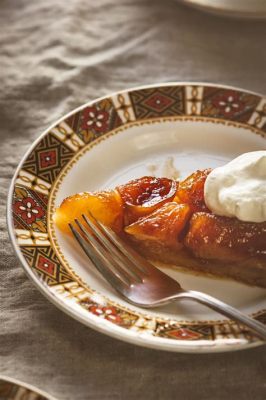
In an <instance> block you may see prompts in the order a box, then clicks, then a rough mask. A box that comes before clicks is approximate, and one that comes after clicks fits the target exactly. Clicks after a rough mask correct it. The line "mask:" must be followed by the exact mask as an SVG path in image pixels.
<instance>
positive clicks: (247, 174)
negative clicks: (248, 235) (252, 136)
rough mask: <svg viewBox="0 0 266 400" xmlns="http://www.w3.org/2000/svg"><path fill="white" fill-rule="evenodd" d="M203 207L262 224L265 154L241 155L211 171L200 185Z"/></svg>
mask: <svg viewBox="0 0 266 400" xmlns="http://www.w3.org/2000/svg"><path fill="white" fill-rule="evenodd" d="M204 198H205V203H206V205H207V207H208V208H209V209H210V210H211V211H212V212H213V213H214V214H217V215H222V216H225V217H236V218H238V219H239V220H241V221H249V222H264V221H266V151H253V152H250V153H245V154H242V155H241V156H239V157H237V158H235V159H234V160H232V161H230V162H229V163H228V164H226V165H224V166H222V167H219V168H215V169H214V170H212V171H211V173H210V174H209V175H208V177H207V179H206V182H205V186H204Z"/></svg>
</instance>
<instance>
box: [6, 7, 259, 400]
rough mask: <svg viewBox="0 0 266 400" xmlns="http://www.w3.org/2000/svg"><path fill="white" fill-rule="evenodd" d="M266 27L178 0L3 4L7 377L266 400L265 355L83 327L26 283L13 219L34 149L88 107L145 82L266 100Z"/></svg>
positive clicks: (156, 394)
mask: <svg viewBox="0 0 266 400" xmlns="http://www.w3.org/2000/svg"><path fill="white" fill-rule="evenodd" d="M265 39H266V24H265V22H262V21H261V22H248V21H240V20H239V21H237V20H233V19H232V20H230V19H223V18H218V17H213V16H210V15H207V14H206V15H205V14H203V13H201V12H198V11H196V10H191V9H189V8H186V7H184V6H180V5H179V4H178V3H177V2H175V1H173V0H172V1H171V0H168V1H167V0H164V1H155V0H153V1H151V0H150V1H149V0H139V1H136V0H97V1H90V0H86V1H85V0H68V1H64V0H39V1H34V0H21V1H18V0H2V1H1V11H0V58H1V60H0V69H1V70H0V71H1V74H0V79H1V89H0V135H1V148H0V165H1V185H0V187H1V193H0V196H1V204H0V206H1V219H0V224H1V225H0V229H1V259H0V262H1V269H0V274H1V276H0V285H1V287H0V299H1V303H0V307H1V312H0V374H6V375H9V376H11V377H14V378H18V379H21V380H24V381H26V382H27V383H30V384H33V385H36V386H37V387H39V388H40V389H43V390H46V391H48V392H49V393H51V394H52V395H54V396H56V397H58V399H62V400H72V399H77V400H85V399H93V400H97V399H99V400H100V399H101V400H107V399H108V400H109V399H128V400H135V399H146V400H154V399H155V400H156V399H170V400H171V399H185V400H191V399H215V400H224V399H226V400H230V399H238V400H242V399H243V400H250V399H254V400H263V399H265V398H266V379H265V371H266V354H265V348H257V349H254V350H248V351H241V352H233V353H225V354H207V355H186V354H173V353H166V352H162V351H155V350H149V349H145V348H140V347H135V346H133V345H129V344H126V343H123V342H119V341H117V340H114V339H112V338H109V337H107V336H104V335H102V334H99V333H97V332H95V331H93V330H91V329H89V328H86V327H85V326H83V325H81V324H80V323H78V322H76V321H74V320H73V319H71V318H70V317H68V316H67V315H65V314H64V313H63V312H61V311H59V310H58V309H57V308H56V307H55V306H53V305H52V304H51V303H50V302H49V301H48V300H46V299H45V298H44V297H43V296H42V295H41V294H40V293H39V292H38V290H37V289H36V288H35V287H34V286H33V284H32V282H31V281H30V280H29V279H28V278H27V276H26V275H25V273H24V271H23V269H22V268H21V266H20V264H19V261H18V260H17V258H16V256H15V255H14V252H13V250H12V248H11V245H10V242H9V238H8V234H7V228H6V220H5V204H6V197H7V191H8V186H9V184H10V180H11V177H12V175H13V173H14V171H15V168H16V165H17V163H18V162H19V161H20V159H21V157H22V156H23V154H24V152H25V151H26V150H27V149H28V147H29V145H30V144H31V143H32V142H33V141H34V140H35V139H36V138H37V137H38V135H40V133H41V132H42V131H43V130H44V129H45V128H46V127H48V126H49V125H50V124H51V123H52V122H54V121H55V120H57V119H58V118H59V117H61V116H63V115H64V114H65V113H66V112H69V111H71V110H72V109H73V108H75V107H77V106H79V105H81V104H83V103H84V102H87V101H88V100H91V99H94V98H97V97H99V96H103V95H105V94H108V93H109V92H111V91H116V90H120V89H125V88H128V87H132V86H137V85H140V84H150V83H156V82H166V81H182V80H183V81H190V80H193V81H205V82H206V81H207V82H215V83H224V84H232V85H235V86H239V87H243V88H246V89H250V90H254V91H259V92H262V93H263V92H264V93H266V52H265Z"/></svg>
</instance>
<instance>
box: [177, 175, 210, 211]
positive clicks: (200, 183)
mask: <svg viewBox="0 0 266 400" xmlns="http://www.w3.org/2000/svg"><path fill="white" fill-rule="evenodd" d="M210 172H211V169H204V170H203V171H196V172H194V173H193V174H191V175H190V176H188V177H187V178H186V179H185V180H183V181H182V182H180V183H179V187H178V190H177V193H176V199H175V200H176V201H178V202H180V203H186V204H189V205H190V207H191V209H192V211H194V212H196V211H207V207H206V205H205V201H204V183H205V181H206V178H207V176H208V175H209V173H210Z"/></svg>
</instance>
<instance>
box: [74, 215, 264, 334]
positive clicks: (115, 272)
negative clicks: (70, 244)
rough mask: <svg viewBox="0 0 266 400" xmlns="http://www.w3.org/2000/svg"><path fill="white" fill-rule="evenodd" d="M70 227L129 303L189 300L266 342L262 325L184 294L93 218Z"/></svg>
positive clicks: (195, 294)
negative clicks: (233, 321) (220, 315)
mask: <svg viewBox="0 0 266 400" xmlns="http://www.w3.org/2000/svg"><path fill="white" fill-rule="evenodd" d="M82 217H83V223H81V222H80V221H79V220H77V219H76V220H75V223H76V225H77V227H78V228H79V229H76V228H75V227H74V226H73V224H69V227H70V229H71V231H72V233H73V235H74V237H75V238H76V240H77V242H78V243H79V244H80V246H81V247H82V249H83V250H84V252H85V253H86V254H87V256H88V257H89V258H90V260H91V261H92V262H93V264H94V265H95V267H96V268H97V269H98V271H99V272H100V273H101V274H102V275H103V276H104V278H105V279H106V280H107V281H108V282H109V283H110V284H111V285H112V286H113V288H114V289H115V290H116V291H117V292H118V293H119V294H120V295H121V296H122V297H124V298H125V299H126V300H127V301H128V302H129V303H132V304H134V305H136V306H140V307H144V308H151V307H158V306H161V305H163V304H167V303H170V302H172V301H174V300H180V299H190V300H195V301H196V302H198V303H201V304H204V305H205V306H207V307H209V308H211V309H213V310H215V311H217V312H219V313H220V314H223V315H225V316H226V317H228V318H231V319H233V320H235V321H237V322H238V323H240V324H244V325H246V326H247V327H248V328H249V329H250V330H251V331H252V332H253V333H254V334H255V335H256V336H257V337H259V338H260V339H262V340H263V341H266V327H265V326H264V325H263V324H262V323H260V322H259V321H256V320H254V319H253V318H251V317H248V316H247V315H245V314H243V313H241V312H240V311H238V310H237V309H235V308H233V307H231V306H229V305H227V304H225V303H223V302H222V301H220V300H218V299H216V298H214V297H212V296H209V295H207V294H205V293H201V292H196V291H194V290H184V289H183V288H182V287H181V286H180V284H179V283H178V282H177V281H176V280H174V279H172V278H170V277H169V276H168V275H166V274H165V273H163V272H162V271H160V270H159V269H158V268H156V267H155V266H153V265H152V264H151V263H150V262H148V261H147V260H146V259H144V258H143V257H142V256H140V255H139V254H138V253H137V252H136V251H135V250H134V249H133V248H131V246H129V245H128V244H127V243H125V241H123V240H122V239H121V238H120V237H119V236H118V235H117V234H115V232H113V231H112V230H111V229H110V228H108V227H106V226H105V225H103V224H102V223H101V222H100V221H97V220H95V219H94V218H93V217H92V216H91V218H90V219H89V218H87V217H86V216H85V215H82Z"/></svg>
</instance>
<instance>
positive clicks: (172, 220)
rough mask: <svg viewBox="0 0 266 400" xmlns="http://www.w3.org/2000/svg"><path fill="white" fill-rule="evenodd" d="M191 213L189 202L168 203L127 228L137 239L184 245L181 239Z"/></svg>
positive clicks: (167, 244)
mask: <svg viewBox="0 0 266 400" xmlns="http://www.w3.org/2000/svg"><path fill="white" fill-rule="evenodd" d="M190 215H191V211H190V208H189V206H188V205H187V204H177V203H173V202H171V203H166V204H164V205H163V206H162V207H160V208H158V209H157V210H155V211H153V213H151V214H150V215H148V216H146V217H143V218H141V219H139V220H138V221H136V222H134V223H133V224H131V225H129V226H127V227H126V228H125V232H126V233H127V234H129V235H132V236H134V238H135V239H137V240H144V241H145V240H151V241H156V242H159V243H161V244H162V243H163V244H165V245H166V246H170V247H182V245H181V243H180V242H179V239H180V237H181V234H182V232H183V230H184V227H185V225H186V223H187V221H188V219H189V217H190Z"/></svg>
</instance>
